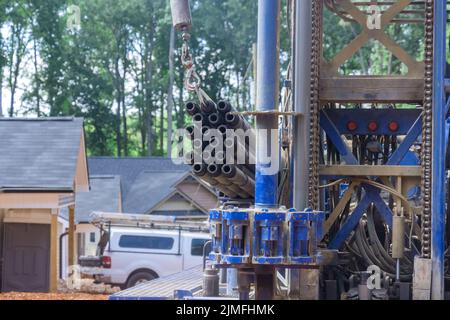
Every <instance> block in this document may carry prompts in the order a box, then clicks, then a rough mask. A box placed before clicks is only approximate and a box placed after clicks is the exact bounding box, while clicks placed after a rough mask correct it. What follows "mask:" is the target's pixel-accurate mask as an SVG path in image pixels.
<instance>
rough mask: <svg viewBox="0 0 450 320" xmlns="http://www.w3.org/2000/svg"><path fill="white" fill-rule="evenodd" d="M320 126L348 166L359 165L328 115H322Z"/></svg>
mask: <svg viewBox="0 0 450 320" xmlns="http://www.w3.org/2000/svg"><path fill="white" fill-rule="evenodd" d="M320 126H321V127H322V129H323V130H324V131H325V133H326V134H327V135H328V137H329V138H330V140H331V141H332V142H333V144H334V146H335V147H336V149H337V150H338V152H339V153H340V155H341V156H342V158H343V159H344V160H345V163H346V164H348V165H357V164H358V160H356V158H355V156H354V155H353V154H352V152H351V151H350V149H349V148H348V147H347V145H346V144H345V142H344V141H343V140H342V138H341V134H340V132H339V131H338V129H337V128H336V126H335V125H334V123H333V121H331V119H330V118H329V117H328V115H327V114H326V113H322V116H321V117H320Z"/></svg>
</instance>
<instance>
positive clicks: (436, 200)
mask: <svg viewBox="0 0 450 320" xmlns="http://www.w3.org/2000/svg"><path fill="white" fill-rule="evenodd" d="M446 31H447V1H434V33H435V35H434V51H433V52H434V57H433V64H434V65H433V70H434V71H433V154H432V224H431V229H432V230H431V239H432V241H431V244H432V261H433V271H432V288H431V289H432V290H431V291H432V299H434V300H442V299H443V298H444V251H445V199H446V197H445V195H446V187H445V186H446V183H445V182H446V181H445V179H446V171H445V170H446V168H450V161H449V159H450V148H449V131H450V129H449V123H450V118H449V119H446V117H447V114H448V111H449V107H450V98H449V100H448V101H446V94H445V90H446V87H450V79H445V70H446V63H447V59H446V55H447V45H446V40H447V39H446ZM327 112H329V111H327ZM353 112H355V111H353ZM389 112H390V113H391V112H392V111H389ZM393 112H399V113H401V112H402V111H400V110H395V111H393ZM343 116H344V117H345V116H346V115H345V114H344V115H343ZM360 116H364V115H363V113H362V112H360ZM396 119H399V121H402V122H404V121H405V120H406V121H410V118H408V119H406V118H402V117H400V118H399V117H396ZM367 120H369V119H368V118H367V117H363V118H358V122H359V123H361V121H362V122H364V121H367ZM381 122H383V120H382V121H381ZM320 124H321V127H322V129H323V130H324V131H325V132H326V134H327V135H328V136H329V138H330V139H331V141H332V142H333V144H334V145H335V147H336V148H337V150H338V152H339V153H340V154H341V156H342V157H343V159H344V160H345V161H346V163H347V164H357V161H356V159H355V158H354V157H353V155H352V153H351V151H350V150H349V149H348V147H347V146H346V145H345V143H344V142H343V141H342V138H341V137H340V135H341V134H342V133H345V131H346V130H347V128H343V127H342V125H341V126H340V127H339V128H338V127H337V126H336V125H335V124H334V123H333V121H332V120H331V117H330V116H329V115H328V114H327V113H325V112H322V114H321V121H320ZM400 126H401V130H403V129H404V126H403V124H400ZM358 128H359V125H358ZM359 129H360V128H359ZM347 131H348V130H347ZM421 131H422V119H421V117H420V116H419V117H417V119H416V121H415V122H414V123H413V124H411V125H410V129H409V130H408V133H407V135H406V138H405V140H404V141H403V143H401V144H400V146H399V147H398V149H397V150H396V152H394V154H392V156H391V157H390V158H389V160H388V163H387V164H388V165H399V164H400V162H401V161H402V159H403V158H404V156H405V155H406V153H407V152H408V150H409V148H410V147H411V145H412V144H413V143H414V141H416V140H417V138H418V137H419V136H420V134H421ZM347 133H348V132H347ZM375 134H379V133H378V132H377V133H375ZM446 156H447V159H446ZM447 164H448V165H447ZM363 188H364V189H365V190H366V194H365V196H364V197H363V198H362V199H361V201H360V203H359V204H358V206H357V207H356V208H355V210H354V211H353V213H352V215H351V216H350V217H349V218H348V219H347V221H346V222H345V223H344V225H343V226H342V228H341V229H340V231H339V232H338V234H337V236H336V237H335V238H334V239H333V240H332V241H331V242H330V245H329V247H330V248H339V247H340V246H341V245H342V243H343V242H344V241H345V239H346V238H347V237H348V235H349V234H350V232H351V231H352V230H353V228H354V227H355V226H356V224H357V223H358V221H359V219H360V218H361V216H362V215H363V213H364V211H365V209H366V208H367V206H368V205H369V204H370V203H374V204H375V205H376V207H377V209H378V210H379V212H380V213H381V214H382V215H383V217H384V219H385V221H386V222H387V223H388V224H390V223H392V213H391V211H390V209H389V208H388V207H387V206H386V204H385V202H384V201H383V200H382V199H381V198H380V196H379V192H377V191H376V190H375V189H373V188H370V187H368V186H363Z"/></svg>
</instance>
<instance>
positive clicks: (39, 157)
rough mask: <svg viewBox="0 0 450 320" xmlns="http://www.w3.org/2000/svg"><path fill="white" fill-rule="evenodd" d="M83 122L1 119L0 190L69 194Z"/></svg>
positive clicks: (61, 119)
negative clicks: (49, 191) (55, 191)
mask: <svg viewBox="0 0 450 320" xmlns="http://www.w3.org/2000/svg"><path fill="white" fill-rule="evenodd" d="M82 132H83V119H82V118H35V119H31V118H30V119H21V118H15V119H14V118H0V154H1V155H2V156H0V189H23V190H35V189H55V190H72V189H73V184H74V178H75V172H76V165H77V158H78V152H79V148H80V139H81V136H82Z"/></svg>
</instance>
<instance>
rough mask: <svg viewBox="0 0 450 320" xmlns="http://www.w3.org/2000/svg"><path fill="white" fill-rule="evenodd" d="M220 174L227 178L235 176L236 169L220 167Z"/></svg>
mask: <svg viewBox="0 0 450 320" xmlns="http://www.w3.org/2000/svg"><path fill="white" fill-rule="evenodd" d="M222 173H223V174H224V175H225V176H227V177H232V176H234V175H235V174H236V167H234V166H231V165H229V164H225V165H223V166H222Z"/></svg>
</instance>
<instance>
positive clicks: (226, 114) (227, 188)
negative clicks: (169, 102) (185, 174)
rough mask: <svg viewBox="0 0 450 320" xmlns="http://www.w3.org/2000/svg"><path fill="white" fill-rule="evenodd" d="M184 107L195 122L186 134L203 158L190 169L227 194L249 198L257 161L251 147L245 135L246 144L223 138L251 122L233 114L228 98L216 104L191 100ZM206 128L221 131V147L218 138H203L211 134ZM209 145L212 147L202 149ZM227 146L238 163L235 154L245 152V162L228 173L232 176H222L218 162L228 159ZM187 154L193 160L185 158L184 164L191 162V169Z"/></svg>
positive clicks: (236, 162) (244, 128)
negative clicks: (200, 162) (236, 171)
mask: <svg viewBox="0 0 450 320" xmlns="http://www.w3.org/2000/svg"><path fill="white" fill-rule="evenodd" d="M185 109H186V112H187V113H188V114H189V115H190V116H191V117H192V119H193V121H194V122H195V124H194V125H190V126H188V127H186V131H187V134H186V135H187V136H188V137H189V138H190V139H191V141H192V145H193V147H194V149H195V150H197V152H199V150H202V161H203V162H204V163H203V164H201V165H197V164H196V165H197V166H196V169H197V171H195V170H193V171H194V174H196V176H198V177H199V178H201V179H203V180H204V181H206V182H208V183H209V184H211V185H213V186H214V187H217V189H218V190H219V191H222V192H223V193H225V194H227V195H228V196H230V197H241V198H250V197H251V196H252V195H253V194H254V189H253V188H250V185H251V181H253V183H254V172H255V165H254V164H255V161H256V160H255V154H254V150H253V151H252V150H250V148H249V138H248V137H247V138H246V141H245V143H244V142H243V141H240V139H237V138H235V139H227V137H226V133H227V130H228V129H230V130H237V129H241V130H243V131H247V130H249V129H251V126H250V124H249V123H248V122H247V121H246V120H245V119H244V118H243V117H242V116H241V115H239V114H237V113H235V109H234V108H233V106H232V105H231V104H230V103H229V102H227V101H220V102H219V103H218V104H217V105H216V104H215V103H214V102H213V101H205V102H202V103H201V104H200V105H199V104H197V103H195V102H192V101H190V102H188V103H186V105H185ZM199 124H201V129H200V131H201V134H202V136H201V137H197V136H195V134H194V132H195V130H196V129H197V128H196V126H198V125H199ZM209 129H218V130H219V131H220V133H221V134H222V137H223V143H224V149H223V150H216V149H217V147H218V141H216V139H215V138H214V137H212V138H211V139H208V140H207V141H203V139H204V137H205V136H206V137H208V135H209V134H210V133H209V132H208V130H209ZM197 130H198V129H197ZM250 134H251V135H253V137H251V138H250V139H252V138H254V133H253V132H251V133H250ZM209 145H211V147H212V148H213V149H212V150H209V149H208V150H205V149H206V148H207V147H208V146H209ZM225 146H226V147H225ZM227 148H228V150H230V149H229V148H233V153H234V159H233V160H234V163H235V164H240V163H239V161H238V160H241V159H238V155H244V157H245V158H244V159H245V163H243V164H241V166H240V169H239V171H238V173H235V172H234V170H233V169H231V171H233V173H232V175H229V176H230V177H232V179H231V178H227V177H225V175H224V174H223V173H222V171H221V168H222V166H221V164H222V163H226V160H227V154H226V152H227ZM189 157H190V158H192V160H190V159H188V160H187V163H188V164H190V165H192V166H193V169H194V159H193V158H194V157H193V154H190V155H188V156H187V158H189ZM217 163H219V164H220V165H218V164H217ZM199 166H200V167H199ZM233 168H234V167H233ZM236 168H238V167H236ZM244 171H245V173H244ZM238 184H240V185H242V186H243V188H240V187H239V185H238Z"/></svg>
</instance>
